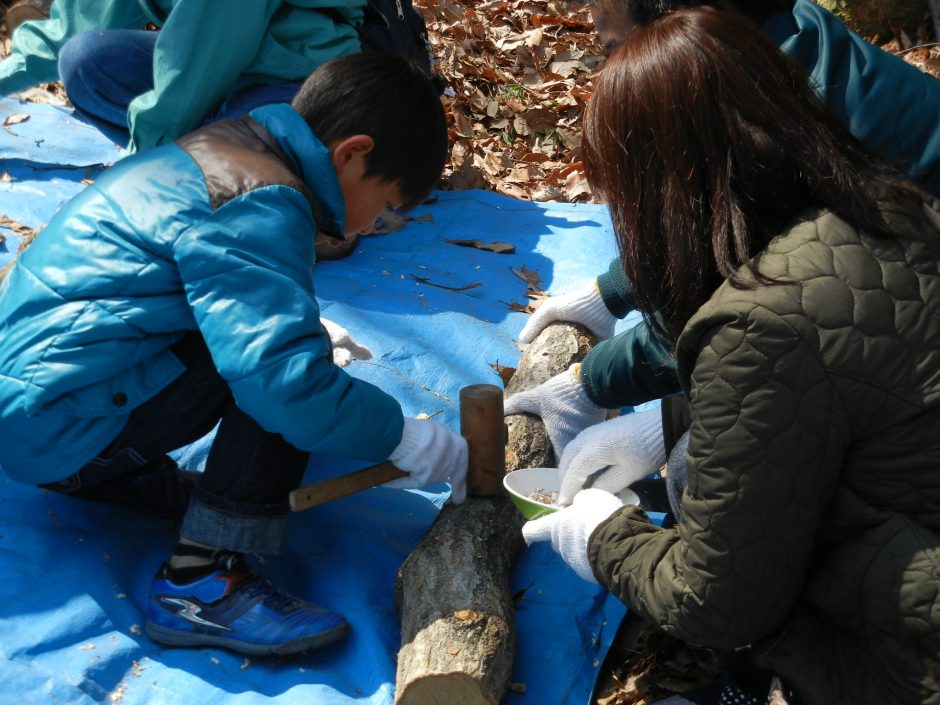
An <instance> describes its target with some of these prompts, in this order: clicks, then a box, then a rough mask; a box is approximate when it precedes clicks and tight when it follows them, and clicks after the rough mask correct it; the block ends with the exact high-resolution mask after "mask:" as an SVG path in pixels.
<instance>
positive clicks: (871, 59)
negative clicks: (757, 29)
mask: <svg viewBox="0 0 940 705" xmlns="http://www.w3.org/2000/svg"><path fill="white" fill-rule="evenodd" d="M762 30H763V32H764V33H765V34H766V35H767V36H768V37H770V38H771V39H772V40H773V41H774V42H776V43H777V44H778V45H779V46H780V49H781V50H782V51H784V52H785V53H787V54H789V55H790V56H792V57H793V58H794V59H795V60H796V61H798V62H799V63H800V64H802V65H803V66H804V67H805V68H806V70H807V71H808V72H809V74H810V80H811V81H812V83H813V86H814V88H815V89H816V91H817V93H818V94H819V96H820V97H821V98H822V99H823V100H824V101H825V102H826V104H828V105H829V107H831V108H832V109H833V110H835V111H836V112H837V113H838V114H839V115H841V116H842V118H843V119H844V120H845V122H846V124H847V125H848V128H849V130H851V132H852V134H854V135H855V136H856V137H857V138H858V139H859V140H861V141H862V142H864V143H865V144H866V145H867V146H868V147H869V148H870V149H872V150H873V151H875V152H878V153H880V154H881V155H882V156H884V157H885V158H887V159H888V161H889V162H891V163H892V164H894V166H895V167H896V168H897V169H898V170H899V171H900V172H901V173H903V174H907V175H908V176H909V177H910V178H911V180H912V181H914V183H916V184H917V185H918V186H920V187H921V188H922V189H924V190H925V191H928V192H930V193H931V194H933V195H935V196H940V81H938V80H937V79H935V78H933V77H932V76H929V75H927V74H926V73H924V72H923V71H921V70H920V69H918V68H916V67H914V66H911V65H910V64H908V63H907V62H906V61H904V60H903V59H901V58H899V57H897V56H894V55H892V54H889V53H888V52H886V51H882V50H881V49H879V48H878V47H876V46H874V45H872V44H871V43H870V42H868V41H866V40H865V39H863V38H862V37H860V36H859V35H857V34H855V33H854V32H851V31H850V30H849V29H847V28H846V26H845V25H844V24H843V23H842V21H841V20H839V19H838V18H837V17H835V16H834V15H833V14H832V13H830V12H828V11H827V10H825V9H824V8H822V7H820V6H819V5H817V4H815V3H814V2H810V0H797V1H796V4H795V5H794V7H793V13H792V14H775V15H771V16H770V17H768V19H767V20H766V21H765V23H764V25H763V26H762ZM898 106H903V110H902V109H899V107H898Z"/></svg>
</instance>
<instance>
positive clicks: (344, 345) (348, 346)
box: [320, 318, 372, 367]
mask: <svg viewBox="0 0 940 705" xmlns="http://www.w3.org/2000/svg"><path fill="white" fill-rule="evenodd" d="M320 323H322V324H323V327H324V328H325V329H326V333H327V335H329V336H330V342H331V343H332V344H333V364H334V365H337V366H339V367H346V365H348V364H349V363H350V362H352V361H353V360H371V359H372V351H371V350H369V348H367V347H366V346H364V345H360V344H359V343H357V342H356V341H355V340H353V338H352V336H351V335H350V334H349V331H348V330H346V329H345V328H343V327H342V326H341V325H339V324H338V323H334V322H333V321H329V320H327V319H325V318H321V319H320Z"/></svg>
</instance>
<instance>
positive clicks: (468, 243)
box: [447, 240, 516, 255]
mask: <svg viewBox="0 0 940 705" xmlns="http://www.w3.org/2000/svg"><path fill="white" fill-rule="evenodd" d="M447 242H449V243H450V244H451V245H457V246H459V247H475V248H477V249H478V250H487V251H489V252H495V253H496V254H498V255H511V254H512V253H513V252H515V251H516V248H515V247H514V246H513V245H510V244H509V243H508V242H483V241H482V240H448V241H447Z"/></svg>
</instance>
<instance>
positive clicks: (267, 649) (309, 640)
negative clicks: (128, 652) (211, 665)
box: [144, 620, 349, 656]
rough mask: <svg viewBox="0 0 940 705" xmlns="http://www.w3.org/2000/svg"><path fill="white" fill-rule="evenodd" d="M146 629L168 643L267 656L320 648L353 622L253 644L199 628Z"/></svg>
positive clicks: (148, 624) (346, 631) (151, 625)
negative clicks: (280, 641) (280, 640)
mask: <svg viewBox="0 0 940 705" xmlns="http://www.w3.org/2000/svg"><path fill="white" fill-rule="evenodd" d="M144 631H145V632H146V634H147V636H149V637H150V638H151V639H153V640H154V641H156V642H157V643H159V644H165V645H167V646H221V647H223V648H226V649H231V650H232V651H237V652H239V653H242V654H250V655H252V656H264V655H268V654H281V655H283V654H296V653H299V652H301V651H309V650H310V649H319V648H320V647H322V646H327V645H328V644H332V643H333V642H334V641H339V640H340V639H342V638H343V637H345V636H346V635H347V634H349V625H348V624H344V625H342V626H340V627H335V628H333V629H330V630H329V631H325V632H321V633H320V634H317V635H316V636H308V637H305V638H303V639H294V640H293V641H288V642H285V643H283V644H252V643H250V642H246V641H239V640H238V639H229V638H226V637H224V636H214V635H212V634H199V633H197V632H181V631H178V630H176V629H168V628H167V627H161V626H160V625H159V624H154V623H153V622H151V621H149V620H148V621H147V622H146V623H145V624H144Z"/></svg>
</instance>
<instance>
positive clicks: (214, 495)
mask: <svg viewBox="0 0 940 705" xmlns="http://www.w3.org/2000/svg"><path fill="white" fill-rule="evenodd" d="M173 352H174V353H175V354H176V356H177V357H178V358H179V359H180V360H181V361H182V362H183V364H184V365H185V366H186V371H185V372H184V373H183V374H182V375H181V376H180V377H178V378H177V379H176V380H174V381H173V382H172V383H171V384H170V385H169V386H168V387H166V388H165V389H163V390H162V391H161V392H160V393H159V394H157V395H156V396H155V397H153V398H152V399H150V400H149V401H147V402H145V403H144V404H142V405H141V406H139V407H137V408H136V409H134V410H133V411H132V412H131V414H130V417H129V419H128V422H127V426H126V427H125V428H124V430H123V431H122V432H121V434H120V435H119V436H118V437H117V438H115V439H114V441H112V442H111V443H110V444H109V445H108V447H107V448H105V449H104V450H103V451H102V452H101V453H100V454H99V455H98V457H96V458H95V459H94V460H93V461H92V462H91V463H89V464H88V465H86V466H85V467H84V468H82V469H81V470H80V471H79V472H78V473H76V474H75V475H72V476H71V477H69V478H66V479H65V480H63V481H62V482H61V483H55V485H48V487H49V488H50V489H56V490H59V491H63V492H66V493H68V494H76V495H79V496H82V495H86V496H91V497H96V496H97V497H99V498H100V494H99V495H96V493H95V489H96V483H101V484H106V483H108V482H110V481H113V480H114V479H115V478H120V477H121V476H130V475H133V474H134V473H140V472H141V471H146V469H151V470H152V469H154V468H158V467H160V466H163V467H164V468H165V466H166V464H167V463H173V461H172V459H170V458H169V456H168V455H167V453H169V452H170V451H173V450H176V449H177V448H180V447H182V446H184V445H187V444H189V443H192V442H194V441H196V440H198V439H200V438H202V437H203V436H205V435H206V434H207V433H208V432H209V431H211V430H212V429H213V428H214V427H215V426H216V424H218V430H217V431H216V435H215V439H214V441H213V442H212V447H211V448H210V450H209V457H208V459H207V461H206V468H205V472H203V473H202V474H201V475H199V476H198V478H197V479H196V480H195V481H194V485H193V487H192V496H191V498H190V500H189V506H188V508H187V509H186V513H185V515H184V517H183V523H182V526H181V528H180V535H181V536H182V537H183V538H186V539H189V540H191V541H196V542H198V543H201V544H205V545H207V546H211V547H212V548H215V549H225V550H230V551H240V552H243V553H278V552H279V551H280V550H281V547H282V544H283V538H284V530H285V528H286V525H287V516H288V514H289V511H290V507H289V504H288V495H289V494H290V492H291V490H294V489H296V488H297V487H298V486H299V485H300V483H301V481H302V480H303V475H304V470H305V469H306V467H307V461H308V460H309V454H308V453H306V452H304V451H300V450H298V449H297V448H295V447H294V446H292V445H290V444H289V443H288V442H287V441H285V440H284V439H283V438H282V437H281V436H279V435H277V434H274V433H268V432H267V431H265V430H264V429H262V428H261V427H260V426H259V425H258V424H257V423H255V421H254V420H253V419H252V418H251V417H250V416H248V415H247V414H245V413H244V412H242V411H241V410H240V409H239V408H238V406H236V405H235V401H234V399H233V398H232V393H231V390H230V389H229V387H228V385H227V384H226V383H225V381H224V380H223V379H222V377H221V376H220V375H219V373H218V371H217V370H216V368H215V365H214V364H213V362H212V358H211V356H210V355H209V350H208V348H206V345H205V342H204V341H203V339H202V336H201V335H199V334H198V333H190V334H188V335H187V336H186V337H184V338H183V339H182V340H181V341H179V342H178V343H176V345H174V346H173ZM174 469H175V464H174ZM118 501H120V500H118Z"/></svg>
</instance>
